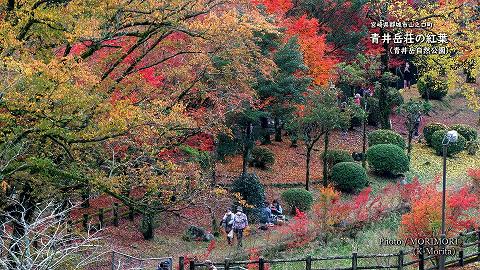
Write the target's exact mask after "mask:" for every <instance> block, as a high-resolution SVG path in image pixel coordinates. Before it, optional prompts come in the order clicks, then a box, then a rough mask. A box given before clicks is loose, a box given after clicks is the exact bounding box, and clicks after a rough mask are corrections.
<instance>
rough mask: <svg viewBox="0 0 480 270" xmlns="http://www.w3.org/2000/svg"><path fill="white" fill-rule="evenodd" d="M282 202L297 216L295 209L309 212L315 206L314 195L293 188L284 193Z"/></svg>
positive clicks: (301, 189)
mask: <svg viewBox="0 0 480 270" xmlns="http://www.w3.org/2000/svg"><path fill="white" fill-rule="evenodd" d="M282 200H283V201H284V202H285V204H286V205H287V206H288V208H289V210H290V213H291V214H292V215H294V214H295V208H298V210H300V211H303V212H304V211H308V210H310V208H311V207H312V204H313V195H312V193H311V192H310V191H308V190H305V189H303V188H292V189H289V190H286V191H284V192H283V193H282Z"/></svg>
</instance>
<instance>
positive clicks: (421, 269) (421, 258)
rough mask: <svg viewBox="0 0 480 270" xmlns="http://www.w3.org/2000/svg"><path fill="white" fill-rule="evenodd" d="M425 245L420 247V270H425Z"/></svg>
mask: <svg viewBox="0 0 480 270" xmlns="http://www.w3.org/2000/svg"><path fill="white" fill-rule="evenodd" d="M423 248H424V247H423V245H420V246H418V251H419V252H418V260H419V262H418V270H425V254H423V251H424V250H423Z"/></svg>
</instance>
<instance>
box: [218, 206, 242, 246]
mask: <svg viewBox="0 0 480 270" xmlns="http://www.w3.org/2000/svg"><path fill="white" fill-rule="evenodd" d="M220 225H223V228H224V229H225V232H226V233H227V241H228V244H229V245H231V244H232V243H233V237H234V235H235V236H236V238H237V245H238V247H241V246H242V239H243V230H245V228H246V227H247V226H248V218H247V215H245V213H243V208H242V207H241V206H239V207H237V212H236V213H235V214H234V213H233V212H232V209H231V208H228V209H227V212H226V213H225V215H224V216H223V218H222V222H221V223H220Z"/></svg>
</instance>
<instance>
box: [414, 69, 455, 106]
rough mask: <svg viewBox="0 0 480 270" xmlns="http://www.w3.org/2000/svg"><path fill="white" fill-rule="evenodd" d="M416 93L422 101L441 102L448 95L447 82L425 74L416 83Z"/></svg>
mask: <svg viewBox="0 0 480 270" xmlns="http://www.w3.org/2000/svg"><path fill="white" fill-rule="evenodd" d="M417 87H418V92H419V93H420V95H421V96H422V98H424V99H437V100H441V99H442V98H444V97H445V96H446V95H447V93H448V82H447V80H446V79H444V78H438V77H433V76H432V75H429V74H426V75H423V76H422V77H420V78H419V79H418V81H417Z"/></svg>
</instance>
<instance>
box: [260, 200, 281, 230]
mask: <svg viewBox="0 0 480 270" xmlns="http://www.w3.org/2000/svg"><path fill="white" fill-rule="evenodd" d="M284 219H285V217H284V216H283V209H282V206H281V205H280V203H279V202H278V200H273V202H272V203H268V202H265V203H264V204H263V208H261V209H260V223H261V224H262V226H261V227H260V228H261V229H263V230H266V229H267V227H268V226H273V225H275V224H278V223H279V222H280V221H283V220H284Z"/></svg>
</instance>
